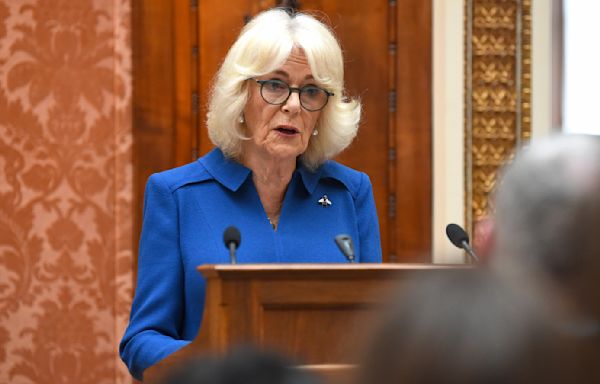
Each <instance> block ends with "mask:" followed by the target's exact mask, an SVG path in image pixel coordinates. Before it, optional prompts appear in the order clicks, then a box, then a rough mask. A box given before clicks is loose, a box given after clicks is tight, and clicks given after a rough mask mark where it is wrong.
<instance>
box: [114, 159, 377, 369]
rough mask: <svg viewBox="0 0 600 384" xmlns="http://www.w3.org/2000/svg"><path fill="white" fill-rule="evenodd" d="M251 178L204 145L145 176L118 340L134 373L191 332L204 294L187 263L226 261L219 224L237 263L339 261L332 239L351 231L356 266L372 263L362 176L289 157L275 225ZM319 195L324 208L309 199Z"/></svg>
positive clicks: (369, 196) (369, 195)
mask: <svg viewBox="0 0 600 384" xmlns="http://www.w3.org/2000/svg"><path fill="white" fill-rule="evenodd" d="M251 175H252V171H251V170H250V169H248V168H246V167H244V166H243V165H241V164H240V163H238V162H236V161H234V160H231V159H228V158H226V157H225V156H224V155H223V153H222V152H221V150H219V149H214V150H212V151H211V152H209V153H208V154H207V155H206V156H204V157H202V158H200V159H198V160H197V161H195V162H193V163H190V164H187V165H184V166H182V167H179V168H174V169H171V170H168V171H165V172H161V173H157V174H154V175H152V176H150V178H149V179H148V183H147V185H146V192H145V196H144V219H143V225H142V234H141V238H140V247H139V257H138V274H137V286H136V292H135V297H134V299H133V305H132V308H131V316H130V322H129V325H128V327H127V330H126V331H125V335H124V336H123V339H122V340H121V343H120V346H119V350H120V354H121V358H122V359H123V361H124V362H125V364H126V365H127V366H128V368H129V371H130V372H131V374H132V375H133V376H134V377H135V378H137V379H141V378H142V375H143V371H144V370H145V369H146V368H148V367H149V366H151V365H153V364H155V363H156V362H158V361H159V360H161V359H163V358H165V357H166V356H168V355H169V354H171V353H173V352H175V351H177V350H179V349H180V348H182V347H184V346H186V345H187V344H189V343H190V341H191V340H193V339H194V338H195V337H196V335H197V333H198V330H199V328H200V322H201V320H202V312H203V307H204V293H205V281H204V279H203V278H202V276H201V275H200V273H199V272H198V271H197V269H196V268H197V267H198V265H201V264H220V263H229V262H230V260H229V251H228V249H227V248H226V247H225V245H224V243H223V232H224V230H225V229H226V228H227V227H228V226H231V225H234V226H236V227H237V228H238V229H239V230H240V233H241V237H242V238H241V244H240V247H239V248H238V251H237V262H238V264H242V263H347V262H348V261H347V260H346V258H345V257H344V255H343V254H342V253H341V252H340V250H339V249H338V248H337V245H336V244H335V241H334V238H335V236H337V235H339V234H342V233H343V234H348V235H350V236H351V238H352V240H353V243H354V248H355V254H356V261H357V262H363V263H364V262H381V243H380V238H379V224H378V220H377V212H376V211H375V202H374V200H373V191H372V187H371V182H370V180H369V177H368V176H367V175H366V174H365V173H362V172H358V171H355V170H353V169H351V168H348V167H346V166H344V165H341V164H339V163H337V162H335V161H327V162H325V164H323V165H322V166H321V167H319V168H318V169H317V170H316V171H314V172H312V171H310V170H308V169H307V168H306V167H304V166H303V165H302V164H301V163H300V162H298V166H297V168H296V170H295V171H294V174H293V176H292V179H291V181H290V184H289V185H288V189H287V191H286V194H285V197H284V200H283V205H282V208H281V214H280V217H279V223H278V226H277V230H273V227H272V226H271V224H270V223H269V221H268V219H267V215H266V213H265V211H264V209H263V206H262V204H261V201H260V199H259V196H258V192H257V191H256V188H255V187H254V183H253V181H252V177H251ZM325 195H326V196H327V199H328V200H329V201H330V202H331V204H330V205H328V204H325V206H324V205H323V204H322V203H319V200H321V199H322V198H323V197H324V196H325Z"/></svg>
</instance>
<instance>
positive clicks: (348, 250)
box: [335, 234, 355, 263]
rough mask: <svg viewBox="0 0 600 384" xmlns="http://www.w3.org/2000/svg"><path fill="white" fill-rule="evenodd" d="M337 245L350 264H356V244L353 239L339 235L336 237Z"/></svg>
mask: <svg viewBox="0 0 600 384" xmlns="http://www.w3.org/2000/svg"><path fill="white" fill-rule="evenodd" d="M335 243H336V244H337V246H338V248H339V249H340V251H342V253H343V254H344V256H346V259H348V261H349V262H351V263H354V262H355V256H354V244H352V238H351V237H350V235H346V234H341V235H337V236H336V237H335Z"/></svg>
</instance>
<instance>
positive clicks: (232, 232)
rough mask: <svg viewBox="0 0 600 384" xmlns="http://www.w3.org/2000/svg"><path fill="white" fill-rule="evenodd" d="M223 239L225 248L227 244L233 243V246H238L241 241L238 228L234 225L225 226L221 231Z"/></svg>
mask: <svg viewBox="0 0 600 384" xmlns="http://www.w3.org/2000/svg"><path fill="white" fill-rule="evenodd" d="M223 241H224V242H225V248H229V244H231V243H234V244H235V247H236V248H237V247H239V246H240V243H241V242H242V235H240V230H239V229H237V228H236V227H234V226H230V227H227V229H226V230H225V232H223Z"/></svg>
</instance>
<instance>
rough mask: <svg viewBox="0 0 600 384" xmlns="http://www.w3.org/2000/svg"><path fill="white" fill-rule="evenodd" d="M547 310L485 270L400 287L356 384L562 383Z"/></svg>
mask: <svg viewBox="0 0 600 384" xmlns="http://www.w3.org/2000/svg"><path fill="white" fill-rule="evenodd" d="M553 318H554V316H553V310H552V309H551V308H547V307H544V306H543V304H542V303H541V302H539V301H537V300H535V297H534V296H533V295H528V294H522V293H521V292H520V291H519V288H518V287H516V286H514V285H511V284H507V283H506V281H505V280H503V279H501V278H499V276H498V275H496V274H493V273H491V272H490V271H488V270H485V269H471V270H448V271H442V272H436V273H435V274H432V275H430V276H427V277H425V278H420V279H418V280H417V279H413V280H411V281H409V282H408V283H406V284H405V285H403V286H401V287H400V289H399V292H398V295H397V296H395V298H394V300H393V301H392V302H391V303H390V305H389V309H388V313H387V315H386V317H385V318H384V320H383V321H382V322H381V324H379V326H378V327H376V331H375V332H374V335H373V337H372V341H371V343H370V344H369V346H368V348H367V349H366V351H365V353H364V355H365V357H364V359H363V361H362V366H361V370H360V371H361V375H360V379H359V382H360V384H371V383H377V384H399V383H411V384H428V383H461V384H464V383H482V384H483V383H485V384H494V383H538V382H540V383H541V382H544V383H562V382H568V380H565V377H567V376H568V370H569V369H570V368H569V367H570V366H569V365H568V364H567V361H566V360H565V359H564V358H563V356H562V355H561V353H560V351H561V349H560V345H561V340H559V337H558V335H557V333H556V331H555V327H554V323H553V321H552V320H551V319H553Z"/></svg>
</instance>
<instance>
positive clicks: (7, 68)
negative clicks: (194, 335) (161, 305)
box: [0, 0, 132, 384]
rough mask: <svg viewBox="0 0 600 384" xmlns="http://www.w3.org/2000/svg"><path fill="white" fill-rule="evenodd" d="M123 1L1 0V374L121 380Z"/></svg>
mask: <svg viewBox="0 0 600 384" xmlns="http://www.w3.org/2000/svg"><path fill="white" fill-rule="evenodd" d="M131 142H132V135H131V44H130V0H0V383H111V384H112V383H127V382H129V383H130V382H131V379H130V378H129V376H128V374H127V372H126V370H125V367H124V365H123V364H122V363H121V362H120V360H119V358H118V352H117V345H118V341H119V339H120V337H121V335H122V333H123V329H124V327H125V325H126V322H127V317H128V314H129V305H130V297H131V287H132V275H131V274H132V271H131V260H132V254H131V249H132V241H131V236H132V235H131V228H132V219H131V196H132V185H131V184H132V181H131V175H132V163H131V145H132V143H131Z"/></svg>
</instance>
